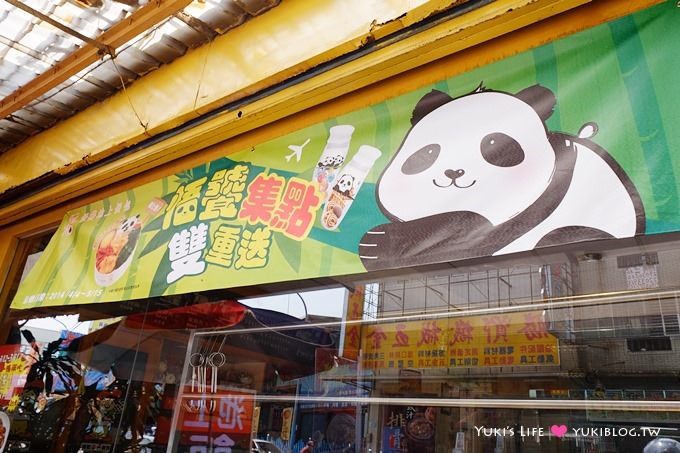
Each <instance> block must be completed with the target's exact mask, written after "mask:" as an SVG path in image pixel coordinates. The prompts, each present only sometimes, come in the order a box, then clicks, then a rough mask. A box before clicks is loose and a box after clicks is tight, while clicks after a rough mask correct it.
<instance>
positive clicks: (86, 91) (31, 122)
mask: <svg viewBox="0 0 680 453" xmlns="http://www.w3.org/2000/svg"><path fill="white" fill-rule="evenodd" d="M147 3H148V0H6V1H0V100H6V98H7V97H8V96H10V95H12V94H14V93H17V92H18V91H17V90H18V89H20V88H24V87H27V86H30V84H31V82H32V81H33V80H34V79H35V78H36V77H38V76H42V75H45V74H49V73H48V72H47V71H48V70H49V69H51V68H54V67H55V65H57V63H61V62H63V61H65V60H67V59H68V58H71V57H72V56H73V53H74V52H75V51H83V50H84V49H83V48H84V47H86V46H94V48H98V49H99V50H100V52H102V55H106V56H105V57H104V60H100V61H97V62H95V63H92V64H91V65H90V66H88V67H87V68H86V69H81V68H82V66H80V67H79V66H77V65H73V66H71V67H72V68H74V70H73V72H72V73H71V74H73V75H71V77H70V78H69V79H68V80H65V81H63V82H61V80H63V79H57V80H58V81H55V82H54V83H55V85H51V86H52V88H51V89H48V91H47V92H44V93H43V92H42V90H41V89H37V90H36V89H35V88H33V87H32V88H31V89H30V90H29V91H25V92H26V93H34V92H35V96H36V98H34V99H33V101H32V102H31V103H30V104H29V105H28V106H24V107H23V108H22V107H20V105H19V110H17V109H16V108H17V107H16V106H14V105H12V104H13V102H19V101H16V100H15V101H12V102H11V103H3V107H4V108H5V110H4V112H5V113H4V115H8V114H9V116H7V117H6V118H5V119H0V125H2V124H4V128H2V127H0V153H1V152H3V151H4V150H5V149H7V146H8V145H7V144H8V143H12V144H17V143H19V142H20V141H19V142H17V140H23V139H24V138H26V137H27V136H30V135H33V134H35V133H36V132H38V131H40V130H42V129H45V128H47V127H50V126H51V125H52V124H54V122H55V121H57V120H58V119H62V118H65V117H68V116H69V115H72V114H73V113H74V112H76V111H79V110H82V109H84V108H86V107H87V106H89V105H92V104H93V103H95V102H98V101H101V100H104V99H106V98H107V97H109V96H110V95H112V94H113V93H115V92H116V91H117V90H119V89H120V88H121V87H122V86H123V84H126V85H128V84H130V83H132V82H133V81H134V80H136V79H137V78H139V77H141V76H142V75H144V74H146V73H148V72H150V71H153V70H154V69H156V68H158V67H159V66H160V65H162V64H167V63H170V62H172V61H173V60H175V59H176V58H178V57H180V56H182V55H184V54H185V53H186V51H187V50H188V49H189V48H196V47H199V46H201V45H203V44H205V43H207V42H208V41H209V40H211V39H214V38H215V36H217V35H218V34H223V33H225V32H227V31H228V30H230V29H232V28H234V27H236V26H238V25H240V24H241V23H243V22H245V21H246V20H248V19H249V18H250V17H252V16H256V15H258V14H261V13H263V12H264V11H266V10H268V9H270V8H272V7H273V6H276V5H278V4H279V0H195V1H194V2H193V3H191V4H189V5H188V6H187V5H186V3H184V4H179V3H177V2H176V3H175V5H176V6H175V7H174V8H172V7H170V9H169V10H168V13H167V14H169V15H170V14H175V15H174V16H170V17H168V18H167V19H165V20H163V18H162V17H160V18H159V17H155V18H154V19H153V22H152V24H153V25H149V29H148V31H147V33H146V34H145V35H139V33H140V31H139V30H138V29H137V30H135V32H134V33H130V35H129V41H128V42H127V43H126V44H124V45H122V46H119V47H118V48H117V49H111V50H115V54H113V55H115V57H114V60H113V61H112V60H111V55H109V53H111V52H110V50H109V49H108V48H106V47H105V46H104V45H103V44H104V43H102V42H98V41H97V40H98V39H99V38H100V37H101V36H102V33H105V32H106V31H107V30H110V29H111V27H113V26H114V25H115V26H117V27H120V25H119V24H121V22H122V21H123V20H126V19H127V18H130V17H131V15H132V14H135V12H137V11H138V10H140V8H142V7H143V6H145V5H147ZM179 8H184V10H180V9H179ZM147 10H148V8H147ZM149 11H151V10H149ZM177 11H179V12H177ZM139 12H140V13H144V10H141V11H139ZM140 17H150V16H144V15H143V14H142V15H141V16H140ZM159 20H160V22H159ZM138 23H144V22H138ZM150 23H151V22H150ZM130 24H132V22H131V23H130ZM116 33H118V31H116ZM122 36H123V37H125V39H127V35H125V34H123V35H122ZM90 55H91V54H90ZM74 61H77V60H74ZM81 61H91V60H81ZM66 67H69V66H68V65H67V64H64V65H63V66H60V67H59V68H58V69H56V72H59V71H62V70H64V68H66ZM76 71H80V72H78V73H77V74H75V72H76ZM41 83H43V82H41ZM42 86H43V85H39V84H38V85H35V87H40V88H42ZM44 86H47V87H49V85H44ZM23 97H25V96H23ZM20 98H22V96H20ZM22 102H26V100H24V99H22ZM8 105H12V107H11V108H10V107H7V106H8ZM12 112H14V113H12ZM17 125H20V127H21V129H20V131H19V132H17Z"/></svg>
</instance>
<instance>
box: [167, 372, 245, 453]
mask: <svg viewBox="0 0 680 453" xmlns="http://www.w3.org/2000/svg"><path fill="white" fill-rule="evenodd" d="M190 391H191V388H190V387H189V386H187V387H186V388H185V392H187V393H185V394H184V396H183V397H182V401H181V405H180V407H179V410H180V414H179V418H178V431H179V433H180V437H179V439H180V441H179V442H180V445H181V446H182V447H189V448H190V451H192V452H199V451H206V452H208V451H211V452H214V453H227V452H231V450H232V449H233V448H241V449H245V450H247V449H249V445H250V432H251V427H252V420H253V410H254V400H255V392H249V391H247V390H244V389H225V388H222V389H218V390H217V391H216V392H215V393H200V394H198V393H189V392H190Z"/></svg>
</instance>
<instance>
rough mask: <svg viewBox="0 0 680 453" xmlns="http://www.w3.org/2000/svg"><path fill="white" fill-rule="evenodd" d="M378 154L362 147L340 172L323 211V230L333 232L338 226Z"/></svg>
mask: <svg viewBox="0 0 680 453" xmlns="http://www.w3.org/2000/svg"><path fill="white" fill-rule="evenodd" d="M380 154H381V152H380V150H379V149H378V148H375V147H373V146H369V145H362V146H361V147H359V150H358V151H357V153H356V154H355V155H354V157H352V160H350V161H349V163H348V164H347V165H345V167H344V168H343V169H342V170H341V171H340V173H339V174H340V177H338V178H337V179H336V180H335V184H333V186H332V187H331V189H330V191H329V194H328V198H327V200H326V204H325V206H324V209H323V215H322V217H321V224H322V225H323V226H324V228H326V229H327V230H334V229H336V228H337V227H338V225H340V222H342V219H343V218H344V217H345V214H347V211H348V210H349V208H350V206H352V202H353V201H354V198H355V197H356V195H357V193H359V189H360V188H361V185H362V184H363V183H364V179H366V175H367V174H368V172H369V171H370V169H371V167H373V164H374V163H375V161H376V159H378V158H379V157H380Z"/></svg>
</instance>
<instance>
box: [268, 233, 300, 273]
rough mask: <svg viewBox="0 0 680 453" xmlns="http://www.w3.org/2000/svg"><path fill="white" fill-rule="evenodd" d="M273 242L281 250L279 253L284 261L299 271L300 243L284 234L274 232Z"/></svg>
mask: <svg viewBox="0 0 680 453" xmlns="http://www.w3.org/2000/svg"><path fill="white" fill-rule="evenodd" d="M274 242H275V243H276V246H277V247H278V248H279V250H281V254H282V255H283V257H284V258H285V259H286V262H288V264H289V265H290V267H292V268H293V270H294V271H295V272H300V257H301V256H302V243H301V242H300V241H296V240H295V239H291V238H289V237H287V236H285V235H284V234H281V233H274Z"/></svg>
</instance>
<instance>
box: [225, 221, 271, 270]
mask: <svg viewBox="0 0 680 453" xmlns="http://www.w3.org/2000/svg"><path fill="white" fill-rule="evenodd" d="M271 236H272V233H271V231H270V230H269V228H266V227H261V228H255V229H254V230H252V231H250V230H245V231H244V232H243V237H242V238H241V243H240V244H239V246H238V250H237V254H238V258H237V259H236V263H234V267H235V268H236V269H241V268H247V269H252V268H257V267H264V266H265V265H266V264H267V260H268V259H269V246H270V245H271V243H272V241H271Z"/></svg>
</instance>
